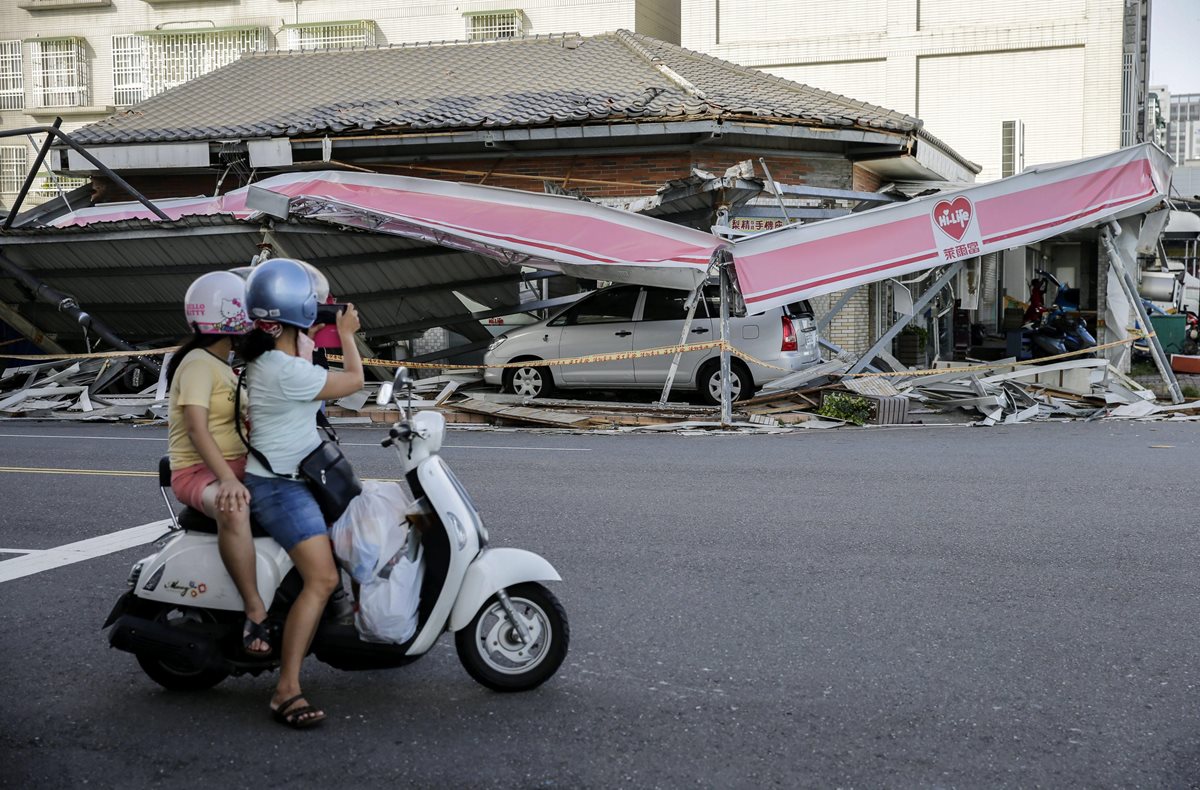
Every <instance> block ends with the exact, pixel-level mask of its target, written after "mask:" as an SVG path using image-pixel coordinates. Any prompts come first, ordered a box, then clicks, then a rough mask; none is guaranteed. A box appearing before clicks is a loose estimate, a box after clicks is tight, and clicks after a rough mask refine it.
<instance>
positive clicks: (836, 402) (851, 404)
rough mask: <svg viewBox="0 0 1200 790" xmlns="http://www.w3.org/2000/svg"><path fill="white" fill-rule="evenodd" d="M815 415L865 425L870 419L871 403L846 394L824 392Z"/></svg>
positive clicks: (859, 397) (862, 398) (857, 396)
mask: <svg viewBox="0 0 1200 790" xmlns="http://www.w3.org/2000/svg"><path fill="white" fill-rule="evenodd" d="M817 414H820V415H821V416H822V417H832V418H834V419H835V420H845V421H846V422H852V423H854V424H855V425H865V424H866V423H867V421H868V420H870V419H871V401H869V400H867V399H866V398H864V397H861V396H859V395H852V394H850V393H848V392H826V393H825V397H824V398H823V399H822V401H821V408H820V409H818V410H817Z"/></svg>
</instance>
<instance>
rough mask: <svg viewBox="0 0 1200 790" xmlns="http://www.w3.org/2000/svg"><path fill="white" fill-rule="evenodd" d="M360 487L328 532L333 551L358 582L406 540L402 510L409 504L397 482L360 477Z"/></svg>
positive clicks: (362, 581)
mask: <svg viewBox="0 0 1200 790" xmlns="http://www.w3.org/2000/svg"><path fill="white" fill-rule="evenodd" d="M362 486H363V490H362V493H361V494H359V495H358V496H356V497H354V499H352V500H350V504H349V505H348V506H347V507H346V512H345V513H343V514H342V515H341V517H340V518H338V520H337V521H335V522H334V523H333V526H332V527H331V528H330V533H329V538H330V540H332V541H333V552H334V554H336V555H337V558H338V560H339V562H340V563H341V565H342V567H343V568H345V569H346V571H347V573H349V574H350V576H351V577H353V578H354V580H355V581H357V582H359V583H360V584H364V583H366V582H368V581H370V580H371V579H372V578H373V577H374V576H375V574H376V572H378V570H379V566H380V564H381V562H382V561H384V560H386V559H389V558H390V557H391V556H392V554H394V553H395V551H396V548H398V547H399V546H401V545H403V543H404V541H405V540H406V539H407V537H408V522H407V521H406V520H405V511H406V510H407V509H408V506H409V505H410V504H411V503H410V501H409V498H408V495H407V494H406V493H405V492H404V489H403V488H401V487H400V484H399V483H384V482H380V481H378V480H364V481H363V484H362ZM389 546H392V547H393V548H392V549H391V551H388V547H389Z"/></svg>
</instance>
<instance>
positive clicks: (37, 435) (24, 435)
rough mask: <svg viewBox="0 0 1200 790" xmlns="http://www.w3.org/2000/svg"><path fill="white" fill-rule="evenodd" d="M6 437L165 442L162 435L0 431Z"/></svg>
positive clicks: (165, 438)
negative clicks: (75, 434)
mask: <svg viewBox="0 0 1200 790" xmlns="http://www.w3.org/2000/svg"><path fill="white" fill-rule="evenodd" d="M0 436H2V437H5V438H7V439H87V440H88V441H97V442H165V441H166V440H167V437H165V436H162V437H158V436H64V435H62V434H59V433H0Z"/></svg>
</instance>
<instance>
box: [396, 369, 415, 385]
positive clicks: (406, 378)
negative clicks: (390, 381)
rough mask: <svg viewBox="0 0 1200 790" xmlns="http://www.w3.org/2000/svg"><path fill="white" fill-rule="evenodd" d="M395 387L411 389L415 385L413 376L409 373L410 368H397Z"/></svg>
mask: <svg viewBox="0 0 1200 790" xmlns="http://www.w3.org/2000/svg"><path fill="white" fill-rule="evenodd" d="M395 385H396V386H397V387H411V386H412V385H413V380H412V375H411V374H410V373H409V372H408V368H405V367H400V368H396V378H395Z"/></svg>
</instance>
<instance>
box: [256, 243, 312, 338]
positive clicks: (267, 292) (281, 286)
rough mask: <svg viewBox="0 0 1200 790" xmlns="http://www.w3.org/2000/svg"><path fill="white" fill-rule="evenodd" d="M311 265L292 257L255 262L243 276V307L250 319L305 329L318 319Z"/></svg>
mask: <svg viewBox="0 0 1200 790" xmlns="http://www.w3.org/2000/svg"><path fill="white" fill-rule="evenodd" d="M310 268H311V267H309V266H308V264H306V263H303V262H302V261H297V260H294V259H292V258H272V259H270V260H268V261H264V262H263V263H260V264H258V265H257V266H255V267H254V269H253V270H252V271H251V272H250V276H249V277H248V278H247V279H246V311H247V312H248V313H249V314H250V317H251V318H252V319H256V320H262V321H278V322H279V323H281V324H290V325H291V326H296V327H300V328H301V329H308V328H309V327H310V326H312V325H313V323H314V322H315V321H316V320H317V283H316V282H315V280H314V278H313V276H312V274H311V273H310V272H309V269H310Z"/></svg>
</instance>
